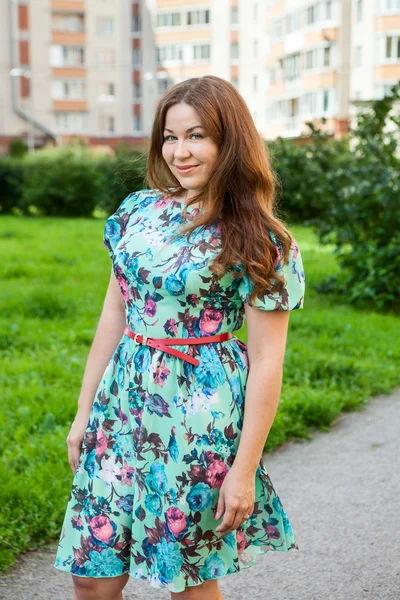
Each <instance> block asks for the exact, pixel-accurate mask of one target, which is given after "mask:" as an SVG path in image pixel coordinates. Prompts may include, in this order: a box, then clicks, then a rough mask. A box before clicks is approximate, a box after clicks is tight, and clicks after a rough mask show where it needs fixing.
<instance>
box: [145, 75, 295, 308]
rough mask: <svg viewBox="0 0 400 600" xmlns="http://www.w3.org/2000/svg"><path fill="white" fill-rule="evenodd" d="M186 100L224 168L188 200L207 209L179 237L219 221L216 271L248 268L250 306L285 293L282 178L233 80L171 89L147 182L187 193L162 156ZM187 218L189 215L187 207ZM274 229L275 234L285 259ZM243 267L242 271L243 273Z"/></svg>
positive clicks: (203, 80) (198, 81)
mask: <svg viewBox="0 0 400 600" xmlns="http://www.w3.org/2000/svg"><path fill="white" fill-rule="evenodd" d="M181 102H182V103H185V104H189V105H190V106H192V107H193V108H194V109H195V110H196V111H197V113H198V115H199V117H200V122H201V125H202V126H203V128H204V130H205V132H206V135H208V136H209V137H210V138H211V139H212V140H213V141H214V143H215V144H217V146H218V149H219V154H218V165H217V167H216V168H215V169H214V170H213V172H212V173H211V174H210V177H209V179H208V181H207V183H206V184H205V185H204V187H203V188H202V189H201V191H200V192H199V193H198V194H197V195H196V196H195V197H193V198H191V199H190V200H188V202H187V206H191V205H192V204H194V203H195V202H200V204H201V205H202V207H203V206H204V208H205V210H204V211H203V213H202V214H199V215H198V217H197V218H196V219H195V220H194V221H192V222H191V223H189V225H188V226H186V227H185V228H184V229H182V230H181V231H180V232H179V233H178V234H177V235H181V234H182V233H186V234H188V236H190V235H191V233H192V232H193V231H194V229H195V228H197V227H201V226H204V227H207V226H209V225H211V224H212V223H213V222H215V221H217V220H218V221H219V223H220V229H221V238H222V246H221V247H222V249H221V251H220V252H219V254H218V255H217V256H216V257H215V258H214V260H213V261H212V263H210V265H209V268H210V270H211V271H212V272H213V273H215V274H217V275H219V276H223V275H224V274H225V273H226V272H227V271H228V270H231V268H232V267H234V266H235V271H234V272H232V275H233V277H242V276H243V275H244V274H245V273H247V274H248V276H249V277H250V278H251V279H252V280H253V282H254V289H253V291H252V292H251V294H250V298H249V300H250V303H251V302H252V301H253V300H254V299H255V297H256V296H258V295H261V294H263V293H265V291H266V290H268V291H281V290H282V288H283V287H284V277H283V276H282V275H279V274H278V273H277V272H276V271H275V265H276V263H277V262H278V258H279V260H280V262H281V266H283V265H285V264H286V263H287V262H288V258H289V250H290V245H291V235H290V232H289V230H288V229H287V227H286V226H285V224H284V223H283V222H282V220H281V219H280V218H278V217H277V215H276V183H277V177H276V175H275V173H274V172H273V170H272V167H271V164H270V155H269V151H268V150H267V148H266V147H265V144H264V141H263V139H262V137H261V135H260V134H259V133H258V131H257V129H256V127H255V125H254V122H253V119H252V116H251V114H250V111H249V109H248V107H247V105H246V103H245V101H244V100H243V98H242V96H241V95H240V94H239V92H238V91H237V90H236V88H235V86H234V85H232V84H231V83H229V82H228V81H226V80H225V79H221V78H220V77H215V76H213V75H206V76H204V77H194V78H192V79H187V80H186V81H183V82H181V83H178V84H176V85H174V86H173V87H172V88H170V89H169V90H167V91H166V93H165V94H164V96H163V97H162V98H161V99H160V100H159V102H158V105H157V109H156V114H155V117H154V122H153V129H152V134H151V140H150V150H149V154H148V159H147V173H146V178H147V182H148V183H149V186H150V187H151V188H152V189H157V190H160V191H161V192H165V195H168V196H170V197H172V198H174V197H175V196H180V195H181V194H182V193H183V192H184V191H186V190H185V188H183V187H182V186H181V185H180V183H179V181H178V180H177V178H176V177H175V176H174V175H173V173H172V172H171V170H170V168H169V167H168V165H167V164H166V162H165V160H164V158H163V156H162V146H163V143H164V127H165V118H166V114H167V111H168V109H169V108H170V107H171V106H174V105H175V104H179V103H181ZM171 188H173V189H171ZM184 215H185V218H186V206H185V208H184ZM269 230H270V231H272V232H273V233H274V234H275V236H276V240H277V243H278V246H279V252H280V257H278V254H277V251H276V245H275V244H274V242H273V240H272V238H271V235H270V231H269ZM174 237H175V236H174ZM237 265H240V267H243V269H242V270H241V271H238V270H237ZM271 278H273V279H274V280H275V282H274V284H272V282H271V281H270V279H271Z"/></svg>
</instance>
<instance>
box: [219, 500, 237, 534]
mask: <svg viewBox="0 0 400 600" xmlns="http://www.w3.org/2000/svg"><path fill="white" fill-rule="evenodd" d="M235 518H236V509H234V508H229V507H227V508H226V509H225V513H224V520H223V521H222V523H221V524H220V525H218V527H217V528H216V531H218V533H220V534H221V535H226V534H227V533H229V531H230V529H231V527H232V525H233V523H234V522H235Z"/></svg>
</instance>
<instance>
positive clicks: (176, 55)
mask: <svg viewBox="0 0 400 600" xmlns="http://www.w3.org/2000/svg"><path fill="white" fill-rule="evenodd" d="M182 57H183V53H182V48H181V46H178V45H176V44H175V45H172V44H171V45H169V46H159V47H158V48H157V63H158V64H161V63H163V62H166V61H174V60H175V61H177V60H182Z"/></svg>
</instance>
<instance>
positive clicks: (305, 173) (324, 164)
mask: <svg viewBox="0 0 400 600" xmlns="http://www.w3.org/2000/svg"><path fill="white" fill-rule="evenodd" d="M325 121H326V120H325V119H322V123H324V122H325ZM307 125H308V127H309V130H310V133H309V135H308V136H307V137H308V139H307V143H306V144H305V145H301V146H299V145H297V144H294V143H293V142H292V141H290V140H285V139H282V138H278V140H276V141H275V142H272V143H269V144H268V146H269V149H270V152H271V158H272V166H273V168H274V170H275V172H276V173H277V175H278V178H279V185H278V189H277V202H278V206H279V210H280V215H281V216H282V217H283V218H284V219H288V220H290V222H292V223H302V224H308V222H309V221H310V220H311V219H314V218H315V217H316V216H318V213H319V210H320V209H321V204H323V203H324V201H325V199H326V198H329V200H330V201H333V202H335V198H336V189H335V187H332V185H331V180H330V179H329V178H327V177H326V174H327V172H328V171H332V170H335V169H339V168H341V166H342V165H346V164H347V162H348V160H349V156H350V148H349V141H348V139H346V138H345V139H342V140H332V139H329V136H328V135H327V134H326V133H324V132H323V131H321V130H320V129H319V128H318V127H316V126H315V125H314V124H313V123H308V124H307Z"/></svg>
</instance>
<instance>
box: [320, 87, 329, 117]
mask: <svg viewBox="0 0 400 600" xmlns="http://www.w3.org/2000/svg"><path fill="white" fill-rule="evenodd" d="M328 110H329V91H328V90H324V91H323V96H322V112H327V111H328Z"/></svg>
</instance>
